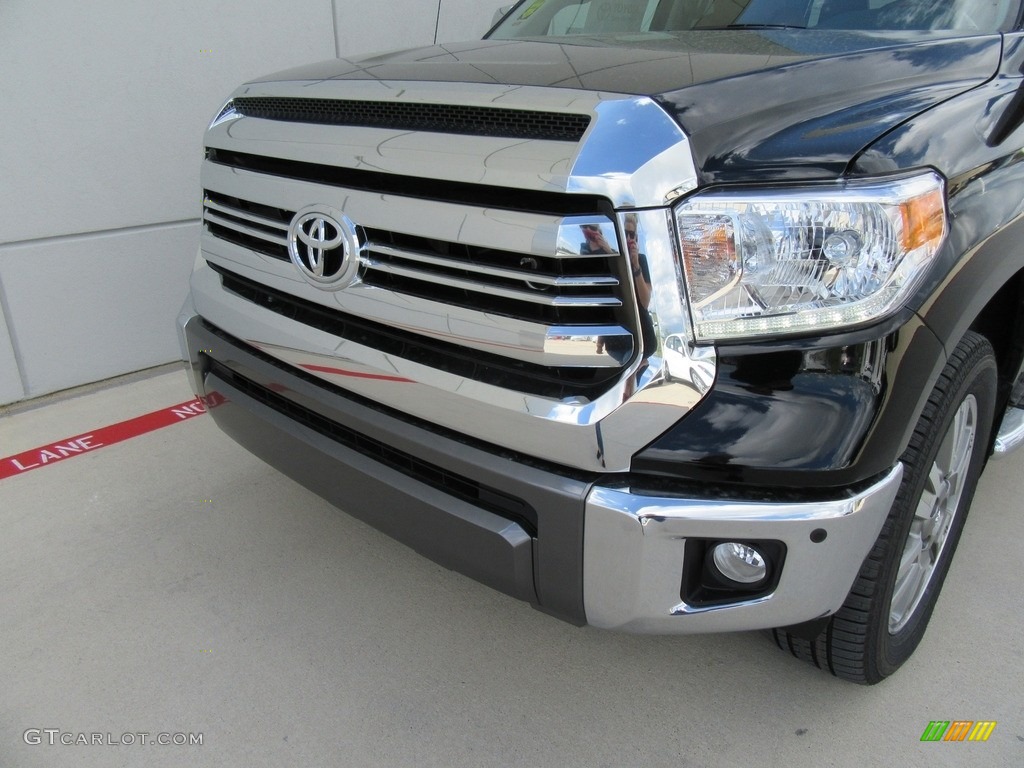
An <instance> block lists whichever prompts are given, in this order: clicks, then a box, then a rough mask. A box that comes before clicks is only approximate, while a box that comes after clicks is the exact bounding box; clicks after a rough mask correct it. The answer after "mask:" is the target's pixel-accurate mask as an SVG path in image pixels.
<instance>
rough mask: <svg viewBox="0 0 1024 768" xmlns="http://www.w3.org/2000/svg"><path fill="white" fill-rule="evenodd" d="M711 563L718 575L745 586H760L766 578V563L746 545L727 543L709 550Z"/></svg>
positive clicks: (754, 550) (758, 553)
mask: <svg viewBox="0 0 1024 768" xmlns="http://www.w3.org/2000/svg"><path fill="white" fill-rule="evenodd" d="M711 561H712V563H713V564H714V566H715V569H716V570H717V571H718V574H719V575H720V576H722V577H724V578H726V579H728V580H729V581H732V582H735V583H737V584H743V585H745V586H753V585H755V584H760V583H761V582H763V581H764V580H765V579H766V578H768V561H767V560H765V558H764V555H762V554H761V553H760V552H758V551H757V550H756V549H755V548H754V547H751V546H750V545H748V544H740V543H739V542H738V541H727V542H725V543H723V544H719V545H718V546H716V547H715V548H714V549H712V550H711Z"/></svg>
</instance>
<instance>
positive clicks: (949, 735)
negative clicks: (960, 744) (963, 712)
mask: <svg viewBox="0 0 1024 768" xmlns="http://www.w3.org/2000/svg"><path fill="white" fill-rule="evenodd" d="M972 725H974V721H973V720H954V721H953V722H952V723H951V724H950V726H949V730H948V731H946V738H944V739H943V741H963V740H964V739H966V738H967V734H968V733H970V732H971V726H972Z"/></svg>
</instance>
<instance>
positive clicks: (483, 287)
mask: <svg viewBox="0 0 1024 768" xmlns="http://www.w3.org/2000/svg"><path fill="white" fill-rule="evenodd" d="M367 267H368V268H369V269H371V270H376V271H379V272H386V273H388V274H389V275H396V276H398V277H409V278H412V279H413V280H419V281H423V282H427V283H436V284H438V285H444V286H447V287H449V288H456V289H461V290H466V291H473V292H476V293H483V294H487V295H489V296H500V297H501V298H505V299H511V300H513V301H525V302H527V303H530V304H541V305H543V306H547V307H619V306H622V302H621V301H620V300H619V299H617V298H615V297H614V296H595V297H584V296H548V295H545V294H543V293H530V292H528V291H522V290H512V289H508V288H502V287H500V286H497V285H494V284H492V283H485V282H480V281H473V280H460V279H458V278H455V277H451V276H447V275H440V274H433V273H430V272H424V271H422V270H417V269H407V268H405V267H400V266H397V265H395V264H387V263H384V262H380V261H375V260H373V259H371V260H370V261H369V262H368V263H367Z"/></svg>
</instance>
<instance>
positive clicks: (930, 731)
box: [921, 720, 949, 741]
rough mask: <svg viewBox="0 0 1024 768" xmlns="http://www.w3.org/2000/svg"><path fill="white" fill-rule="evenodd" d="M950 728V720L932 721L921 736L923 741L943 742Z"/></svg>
mask: <svg viewBox="0 0 1024 768" xmlns="http://www.w3.org/2000/svg"><path fill="white" fill-rule="evenodd" d="M947 728H949V720H932V721H931V722H930V723H928V727H927V728H925V729H924V733H923V734H921V741H942V737H943V736H945V735H946V729H947Z"/></svg>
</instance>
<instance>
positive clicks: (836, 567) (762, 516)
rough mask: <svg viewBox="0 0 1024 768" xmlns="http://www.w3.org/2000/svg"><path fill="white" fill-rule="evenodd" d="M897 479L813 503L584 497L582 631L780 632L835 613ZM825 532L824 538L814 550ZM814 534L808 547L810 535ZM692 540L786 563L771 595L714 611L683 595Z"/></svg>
mask: <svg viewBox="0 0 1024 768" xmlns="http://www.w3.org/2000/svg"><path fill="white" fill-rule="evenodd" d="M902 476H903V466H902V465H901V464H898V465H896V467H894V468H893V469H892V470H891V471H890V472H889V473H888V474H887V475H886V476H885V477H884V478H883V479H881V480H880V481H878V482H877V483H875V484H874V485H872V486H871V487H870V488H868V489H866V490H864V491H862V492H861V493H859V494H857V495H855V496H851V497H850V498H845V499H839V500H834V501H822V502H810V503H807V502H805V503H774V502H753V501H709V500H706V499H678V498H664V497H657V496H640V495H636V494H634V493H630V492H628V491H623V490H613V489H609V488H601V487H597V488H594V489H593V490H592V491H591V492H590V494H589V496H588V499H587V506H586V518H585V519H586V527H585V534H584V551H583V597H584V606H585V608H586V615H587V623H589V624H592V625H594V626H597V627H602V628H606V629H616V630H622V631H627V632H638V633H664V634H670V633H697V632H729V631H737V630H751V629H766V628H770V627H784V626H791V625H794V624H800V623H803V622H806V621H812V620H814V619H817V618H821V617H823V616H827V615H830V614H832V613H835V612H836V611H837V610H838V609H839V608H840V607H841V606H842V604H843V601H844V600H845V599H846V596H847V594H848V593H849V591H850V588H851V586H852V585H853V582H854V579H855V578H856V577H857V573H858V571H859V570H860V567H861V564H862V563H863V561H864V558H865V557H866V556H867V554H868V552H869V551H870V549H871V546H872V545H873V543H874V542H875V539H877V538H878V533H879V531H880V530H881V528H882V524H883V523H884V522H885V518H886V516H887V515H888V512H889V508H890V507H891V506H892V503H893V500H894V499H895V498H896V492H897V490H898V488H899V485H900V480H901V478H902ZM822 531H824V533H825V534H826V535H825V538H824V540H822V541H820V542H818V543H816V542H815V540H817V539H820V538H821V532H822ZM812 532H816V533H815V536H814V539H815V540H812V538H811V534H812ZM688 538H701V539H711V540H723V541H737V540H738V541H745V540H752V539H756V540H776V541H781V542H783V543H784V544H785V546H786V559H785V565H784V567H783V569H782V574H781V578H780V580H779V582H778V585H777V587H776V588H775V590H774V591H773V592H771V594H768V595H764V596H761V597H758V598H756V599H751V600H747V601H744V602H736V603H730V604H728V605H717V606H710V607H696V606H691V605H687V603H686V602H684V601H683V600H682V598H681V596H680V589H681V584H682V574H683V569H684V549H685V545H686V541H687V539H688Z"/></svg>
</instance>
